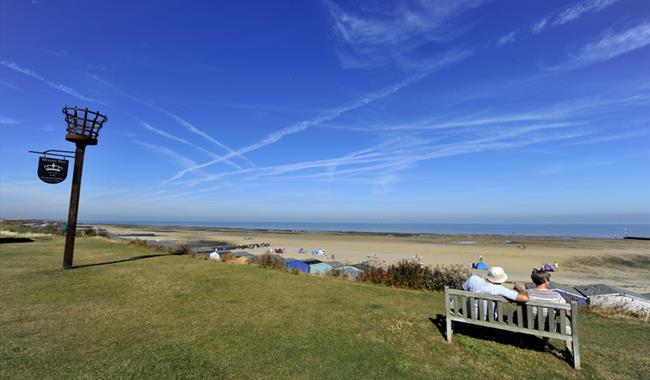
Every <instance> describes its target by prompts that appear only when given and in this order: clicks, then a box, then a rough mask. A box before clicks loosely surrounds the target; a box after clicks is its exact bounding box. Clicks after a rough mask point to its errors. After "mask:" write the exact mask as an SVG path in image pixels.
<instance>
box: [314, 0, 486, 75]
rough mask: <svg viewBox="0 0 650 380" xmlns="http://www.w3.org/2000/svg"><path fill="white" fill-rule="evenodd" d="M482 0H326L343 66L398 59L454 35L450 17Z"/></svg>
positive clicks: (372, 63) (478, 3)
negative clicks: (344, 0)
mask: <svg viewBox="0 0 650 380" xmlns="http://www.w3.org/2000/svg"><path fill="white" fill-rule="evenodd" d="M481 3H483V1H481V0H454V1H447V0H444V1H429V0H414V1H407V0H402V1H398V2H378V3H376V4H375V5H374V6H368V5H364V6H363V7H356V8H355V9H353V7H352V6H345V7H344V6H342V5H339V4H335V3H333V2H327V3H326V4H327V6H328V8H329V12H330V16H331V20H332V29H333V31H334V33H335V35H336V36H337V37H338V39H339V41H340V42H341V46H340V51H339V56H340V58H341V62H342V64H343V65H344V67H364V66H375V65H382V64H386V63H388V62H389V61H393V62H399V61H400V59H403V58H404V57H403V56H404V54H406V53H408V52H410V51H412V50H414V49H415V48H417V47H419V46H421V45H423V44H425V43H428V42H432V41H443V40H448V39H450V38H453V36H455V35H457V34H458V33H457V31H456V33H455V32H454V30H452V29H451V26H450V25H449V23H448V22H449V21H450V19H452V18H453V17H454V16H457V15H459V14H461V13H463V12H464V11H466V10H468V9H471V8H475V7H477V6H479V5H480V4H481Z"/></svg>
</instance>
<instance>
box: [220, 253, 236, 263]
mask: <svg viewBox="0 0 650 380" xmlns="http://www.w3.org/2000/svg"><path fill="white" fill-rule="evenodd" d="M234 259H235V256H233V255H232V253H222V254H221V261H224V262H225V261H233V260H234Z"/></svg>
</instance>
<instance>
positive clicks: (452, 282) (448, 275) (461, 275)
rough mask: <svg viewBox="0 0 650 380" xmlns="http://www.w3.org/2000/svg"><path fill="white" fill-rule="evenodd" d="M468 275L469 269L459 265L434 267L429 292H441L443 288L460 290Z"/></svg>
mask: <svg viewBox="0 0 650 380" xmlns="http://www.w3.org/2000/svg"><path fill="white" fill-rule="evenodd" d="M470 274H471V273H470V272H469V269H467V268H466V267H465V266H463V265H460V264H451V265H436V266H435V268H433V270H432V280H433V281H432V284H431V287H430V290H438V291H442V290H444V289H445V286H449V287H450V288H452V289H460V288H461V286H462V285H463V282H465V280H467V279H468V278H469V276H470Z"/></svg>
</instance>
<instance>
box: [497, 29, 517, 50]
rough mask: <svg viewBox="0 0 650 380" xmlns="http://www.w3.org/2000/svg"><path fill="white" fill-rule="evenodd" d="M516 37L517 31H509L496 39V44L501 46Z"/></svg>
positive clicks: (509, 42)
mask: <svg viewBox="0 0 650 380" xmlns="http://www.w3.org/2000/svg"><path fill="white" fill-rule="evenodd" d="M516 39H517V32H516V31H514V32H510V33H508V34H506V35H505V36H503V37H501V38H499V39H498V40H497V46H498V47H503V46H505V45H508V44H511V43H513V42H515V40H516Z"/></svg>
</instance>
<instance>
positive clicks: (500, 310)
mask: <svg viewBox="0 0 650 380" xmlns="http://www.w3.org/2000/svg"><path fill="white" fill-rule="evenodd" d="M496 306H497V322H499V323H505V322H506V321H505V313H506V311H507V309H506V308H507V306H506V303H504V302H501V301H499V302H497V304H496Z"/></svg>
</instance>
